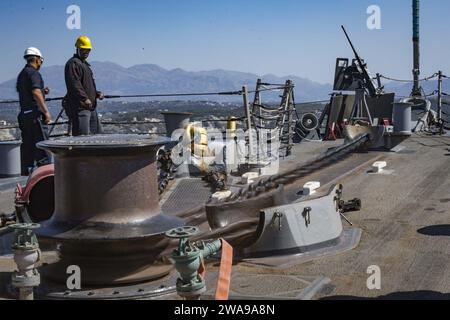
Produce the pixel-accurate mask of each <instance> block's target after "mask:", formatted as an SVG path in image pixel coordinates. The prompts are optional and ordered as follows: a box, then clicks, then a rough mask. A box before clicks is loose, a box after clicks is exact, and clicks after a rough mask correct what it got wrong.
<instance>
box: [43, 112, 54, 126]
mask: <svg viewBox="0 0 450 320" xmlns="http://www.w3.org/2000/svg"><path fill="white" fill-rule="evenodd" d="M52 120H53V119H52V115H51V114H50V112H47V113H44V123H45V124H50V123H51V122H52Z"/></svg>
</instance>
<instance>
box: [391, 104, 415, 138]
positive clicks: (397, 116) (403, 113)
mask: <svg viewBox="0 0 450 320" xmlns="http://www.w3.org/2000/svg"><path fill="white" fill-rule="evenodd" d="M411 108H412V105H411V103H404V102H398V103H394V131H395V132H396V133H402V134H408V133H409V134H410V133H411V130H412V122H411Z"/></svg>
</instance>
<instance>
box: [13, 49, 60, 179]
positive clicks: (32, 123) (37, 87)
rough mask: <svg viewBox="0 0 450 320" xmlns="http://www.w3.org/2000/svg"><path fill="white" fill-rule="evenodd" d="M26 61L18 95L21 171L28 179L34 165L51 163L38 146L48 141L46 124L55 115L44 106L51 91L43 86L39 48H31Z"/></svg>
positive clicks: (25, 56)
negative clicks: (41, 142)
mask: <svg viewBox="0 0 450 320" xmlns="http://www.w3.org/2000/svg"><path fill="white" fill-rule="evenodd" d="M24 59H25V60H26V61H27V65H26V66H25V67H24V68H23V70H22V71H21V72H20V74H19V76H18V77H17V86H16V87H17V92H18V93H19V100H20V113H19V116H18V121H19V127H20V131H21V134H22V145H21V147H20V151H21V168H22V170H21V172H22V175H23V176H28V175H29V173H30V171H31V170H32V169H33V168H34V167H35V165H37V166H40V165H44V164H48V163H49V162H50V161H51V157H50V156H49V155H48V154H47V153H46V152H45V151H43V150H40V149H38V148H37V147H36V144H37V143H38V142H40V141H43V140H46V139H48V133H47V127H46V125H47V124H49V123H50V122H51V121H52V116H51V114H50V112H49V111H48V107H47V104H46V103H45V95H46V94H48V93H49V89H48V88H46V87H44V81H43V80H42V76H41V74H40V73H39V69H40V68H41V65H42V63H43V62H44V58H43V57H42V54H41V52H40V51H39V49H36V48H28V49H27V50H26V51H25V54H24Z"/></svg>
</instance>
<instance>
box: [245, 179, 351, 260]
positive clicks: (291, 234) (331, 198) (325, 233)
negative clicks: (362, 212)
mask: <svg viewBox="0 0 450 320" xmlns="http://www.w3.org/2000/svg"><path fill="white" fill-rule="evenodd" d="M340 193H341V187H340V186H336V187H334V188H332V189H331V192H330V193H329V194H328V195H327V196H325V197H320V198H316V199H308V200H304V201H299V202H295V203H292V204H288V205H284V206H278V207H272V208H268V209H264V210H263V213H261V220H260V226H259V227H258V229H259V230H261V231H260V233H259V237H258V240H257V241H256V242H255V243H254V244H253V245H251V246H250V247H248V248H246V249H245V250H244V254H245V255H246V256H249V257H261V256H273V255H283V254H286V253H301V252H307V251H311V250H313V249H316V248H319V247H321V246H322V247H323V246H330V245H333V243H337V242H338V240H339V237H340V236H341V235H342V232H343V227H342V222H341V216H340V213H339V209H338V205H337V200H338V199H339V197H340V196H339V195H340ZM308 208H309V209H310V210H309V213H308V212H307V211H308ZM277 215H278V216H277ZM262 224H263V225H262Z"/></svg>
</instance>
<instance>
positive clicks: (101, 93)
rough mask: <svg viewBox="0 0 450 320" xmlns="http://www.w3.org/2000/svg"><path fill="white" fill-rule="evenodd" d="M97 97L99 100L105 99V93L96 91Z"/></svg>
mask: <svg viewBox="0 0 450 320" xmlns="http://www.w3.org/2000/svg"><path fill="white" fill-rule="evenodd" d="M97 99H99V100H103V99H105V95H104V94H103V92H101V91H98V92H97Z"/></svg>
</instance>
